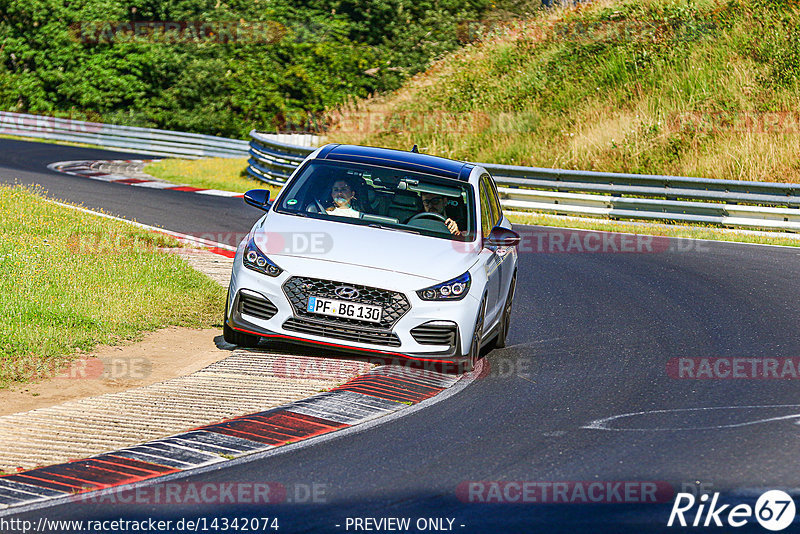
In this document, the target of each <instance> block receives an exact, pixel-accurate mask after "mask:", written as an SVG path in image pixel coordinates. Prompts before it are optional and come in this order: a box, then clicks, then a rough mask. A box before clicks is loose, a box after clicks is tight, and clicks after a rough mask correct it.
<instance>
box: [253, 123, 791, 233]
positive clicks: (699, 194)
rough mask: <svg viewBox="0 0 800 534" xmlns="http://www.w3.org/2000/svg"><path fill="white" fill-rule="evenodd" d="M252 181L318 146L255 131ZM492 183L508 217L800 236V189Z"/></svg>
mask: <svg viewBox="0 0 800 534" xmlns="http://www.w3.org/2000/svg"><path fill="white" fill-rule="evenodd" d="M250 137H251V138H252V139H251V141H250V156H251V157H250V160H249V163H250V166H249V167H248V172H249V173H250V174H251V175H252V176H253V177H255V178H257V179H259V180H262V181H264V182H267V183H269V184H273V185H283V183H284V182H285V181H286V179H287V178H288V177H289V176H290V175H291V173H292V171H293V170H294V169H295V168H296V167H297V165H298V164H299V163H300V162H301V161H302V160H303V158H305V157H306V156H307V155H308V154H310V153H311V152H312V151H313V150H314V149H313V148H310V147H301V146H295V145H290V144H286V143H278V142H275V141H273V140H271V139H270V138H269V137H268V136H267V135H265V134H262V133H259V132H256V131H255V130H254V131H252V132H250ZM479 165H481V166H482V167H484V168H486V169H487V170H488V171H489V172H491V173H492V175H493V176H494V178H495V181H496V182H497V184H498V186H500V187H499V192H500V196H501V203H502V205H503V207H504V208H505V210H506V211H510V212H545V213H554V214H558V215H582V216H586V215H588V216H594V217H606V218H610V219H641V220H651V221H678V222H684V223H703V224H713V225H720V226H730V227H741V228H758V229H773V230H784V231H800V184H782V183H772V182H750V181H739V180H718V179H713V178H691V177H684V176H660V175H647V174H622V173H605V172H594V171H575V170H562V169H544V168H538V167H516V166H511V165H496V164H491V163H481V164H479Z"/></svg>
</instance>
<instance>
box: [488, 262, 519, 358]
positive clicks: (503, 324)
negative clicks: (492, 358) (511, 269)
mask: <svg viewBox="0 0 800 534" xmlns="http://www.w3.org/2000/svg"><path fill="white" fill-rule="evenodd" d="M516 287H517V274H516V273H514V276H513V277H512V278H511V284H510V285H509V286H508V296H507V297H506V303H505V306H503V317H501V318H500V329H499V330H498V331H497V337H496V338H495V339H494V342H493V343H492V347H493V348H496V349H502V348H505V346H506V338H508V331H509V329H510V328H511V306H512V304H513V303H514V291H515V289H516Z"/></svg>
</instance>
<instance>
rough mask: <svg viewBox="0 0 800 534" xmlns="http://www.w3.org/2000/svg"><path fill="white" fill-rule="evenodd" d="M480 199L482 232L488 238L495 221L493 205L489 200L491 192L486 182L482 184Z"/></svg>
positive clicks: (483, 181)
mask: <svg viewBox="0 0 800 534" xmlns="http://www.w3.org/2000/svg"><path fill="white" fill-rule="evenodd" d="M480 198H481V232H482V233H483V237H484V238H486V237H488V235H489V234H490V233H491V231H492V228H494V219H493V215H492V203H491V201H490V200H489V191H488V190H487V189H486V181H485V180H481V182H480Z"/></svg>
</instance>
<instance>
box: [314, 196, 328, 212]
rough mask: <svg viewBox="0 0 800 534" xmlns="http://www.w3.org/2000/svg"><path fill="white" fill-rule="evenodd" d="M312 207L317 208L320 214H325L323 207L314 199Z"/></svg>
mask: <svg viewBox="0 0 800 534" xmlns="http://www.w3.org/2000/svg"><path fill="white" fill-rule="evenodd" d="M314 205H315V206H316V207H317V209H318V210H319V212H320V213H327V212H326V210H325V206H323V205H322V202H320V201H319V200H317V199H316V198H315V199H314Z"/></svg>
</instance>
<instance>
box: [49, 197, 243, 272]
mask: <svg viewBox="0 0 800 534" xmlns="http://www.w3.org/2000/svg"><path fill="white" fill-rule="evenodd" d="M44 200H45V201H46V202H50V203H52V204H55V205H57V206H61V207H64V208H69V209H71V210H76V211H80V212H82V213H88V214H90V215H97V216H98V217H103V218H106V219H113V220H115V221H122V222H124V223H127V224H130V225H133V226H136V227H137V228H143V229H145V230H149V231H151V232H158V233H159V234H164V235H168V236H170V237H173V238H175V240H176V241H179V242H181V243H183V244H185V245H189V246H192V247H196V248H204V249H207V250H209V251H211V252H213V253H214V254H219V255H220V256H225V257H226V258H233V257H234V256H236V247H234V246H232V245H226V244H225V243H218V242H216V241H211V240H209V239H204V238H202V237H197V236H194V235H190V234H182V233H180V232H173V231H172V230H165V229H164V228H158V227H156V226H150V225H148V224H143V223H140V222H136V221H129V220H128V219H123V218H121V217H114V216H113V215H109V214H108V213H102V212H100V211H94V210H90V209H87V208H82V207H80V206H73V205H72V204H64V203H63V202H57V201H55V200H50V199H44Z"/></svg>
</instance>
